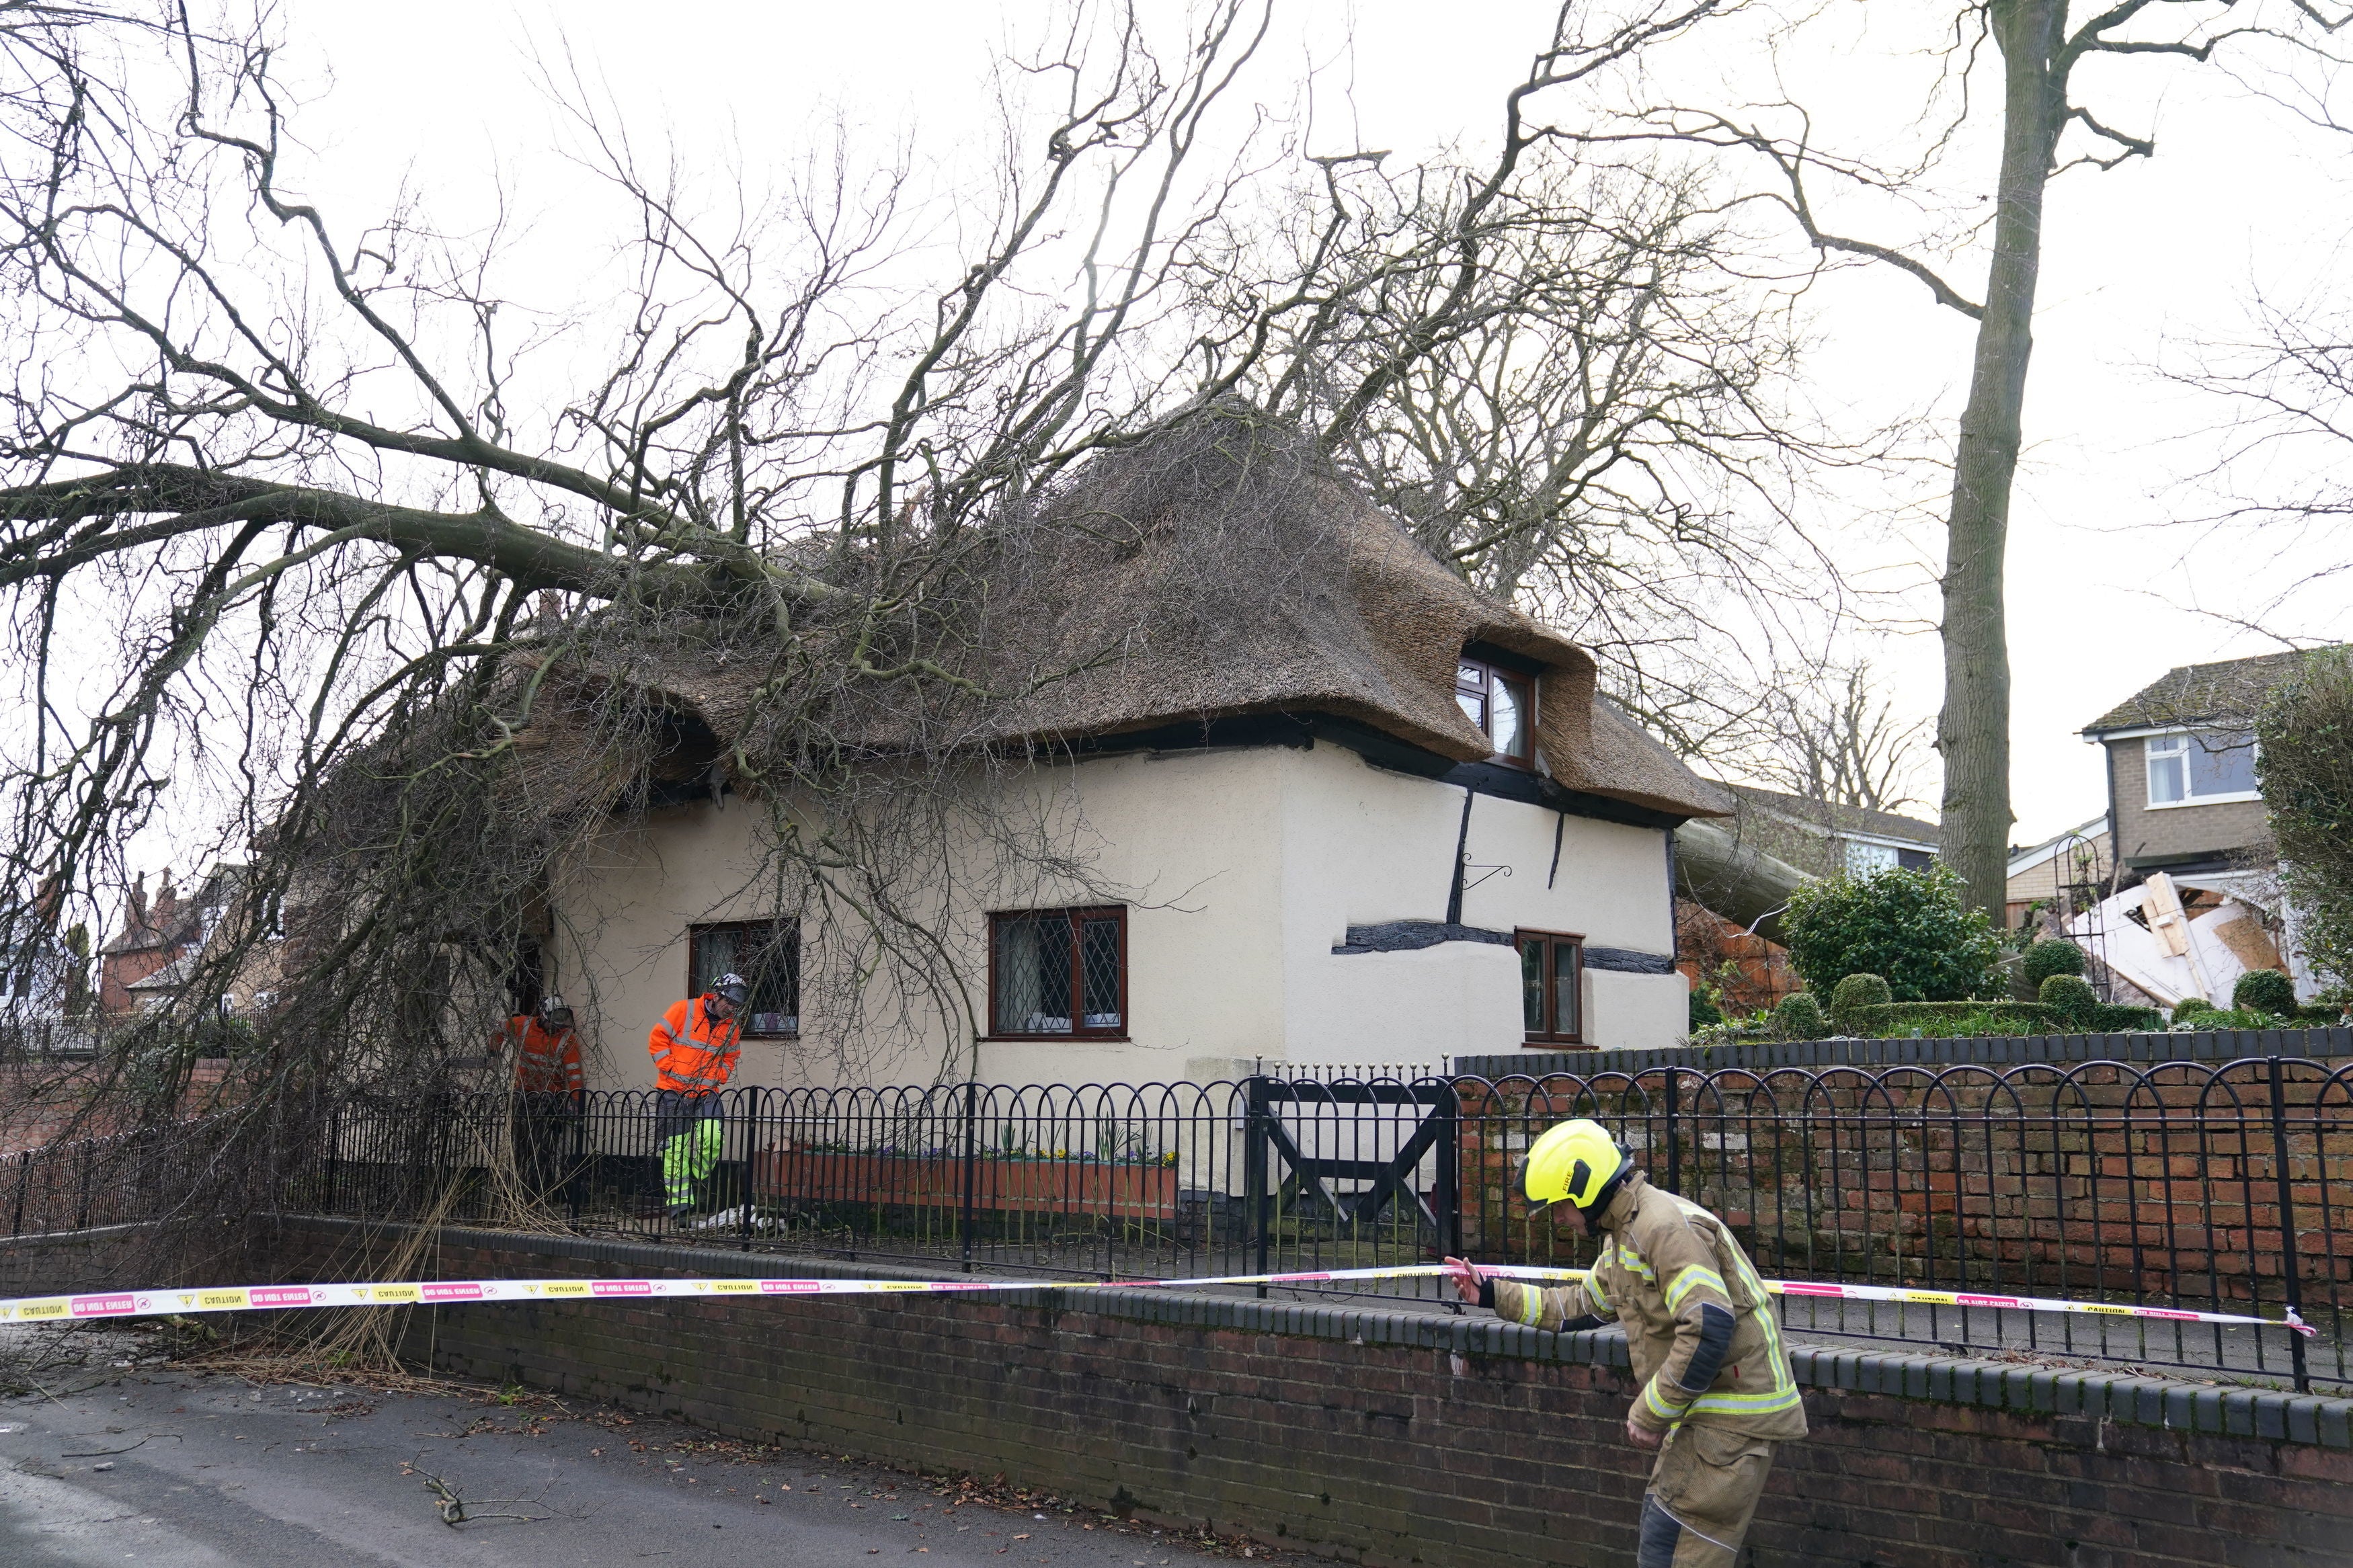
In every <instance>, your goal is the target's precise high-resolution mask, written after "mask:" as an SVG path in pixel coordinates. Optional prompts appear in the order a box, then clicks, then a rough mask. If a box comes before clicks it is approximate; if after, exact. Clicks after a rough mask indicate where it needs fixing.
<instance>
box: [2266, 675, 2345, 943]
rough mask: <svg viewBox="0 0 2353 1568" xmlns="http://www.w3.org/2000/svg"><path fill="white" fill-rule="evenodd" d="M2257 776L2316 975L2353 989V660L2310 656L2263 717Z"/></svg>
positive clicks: (2272, 697) (2301, 938)
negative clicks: (2345, 984)
mask: <svg viewBox="0 0 2353 1568" xmlns="http://www.w3.org/2000/svg"><path fill="white" fill-rule="evenodd" d="M2255 776H2256V778H2257V779H2258V780H2260V781H2261V782H2262V784H2263V805H2265V806H2266V807H2267V808H2268V809H2269V811H2270V813H2271V829H2272V837H2273V839H2274V841H2275V842H2276V843H2277V844H2278V846H2279V859H2280V876H2281V879H2282V880H2283V881H2284V882H2285V883H2286V884H2287V891H2288V894H2289V896H2290V897H2292V898H2293V899H2294V900H2295V903H2296V906H2297V908H2298V909H2299V910H2301V911H2302V912H2303V915H2304V921H2303V930H2302V931H2301V932H2300V933H2299V939H2298V940H2299V942H2300V945H2301V946H2302V947H2303V949H2304V954H2305V957H2306V959H2308V960H2309V961H2310V962H2311V963H2312V965H2313V967H2314V968H2315V969H2317V970H2319V971H2321V972H2322V973H2325V974H2327V975H2329V976H2330V977H2331V978H2333V979H2336V980H2338V981H2344V982H2353V658H2348V656H2347V655H2346V653H2345V651H2344V650H2343V649H2341V648H2323V649H2319V650H2316V651H2315V652H2313V653H2310V654H2307V655H2306V656H2305V658H2304V668H2302V669H2301V670H2299V671H2298V672H2297V673H2296V674H2295V676H2293V677H2291V678H2290V679H2286V680H2283V681H2281V682H2280V683H2279V684H2278V685H2276V686H2274V688H2272V691H2271V695H2270V696H2269V697H2267V698H2265V699H2264V700H2263V710H2262V711H2260V712H2259V713H2257V714H2256V715H2255Z"/></svg>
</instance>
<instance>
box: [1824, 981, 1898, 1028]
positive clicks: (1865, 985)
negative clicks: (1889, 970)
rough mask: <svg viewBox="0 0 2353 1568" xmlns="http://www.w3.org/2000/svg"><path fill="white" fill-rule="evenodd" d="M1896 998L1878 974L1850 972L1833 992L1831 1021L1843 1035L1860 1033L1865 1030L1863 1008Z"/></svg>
mask: <svg viewBox="0 0 2353 1568" xmlns="http://www.w3.org/2000/svg"><path fill="white" fill-rule="evenodd" d="M1894 1000H1895V998H1894V994H1891V993H1890V992H1889V991H1888V989H1887V982H1886V981H1884V980H1882V979H1881V978H1880V977H1879V976H1878V975H1876V974H1850V975H1848V976H1846V978H1844V979H1843V980H1841V981H1840V982H1839V983H1838V988H1837V989H1836V990H1834V991H1832V992H1831V1022H1832V1023H1834V1024H1836V1025H1837V1026H1838V1028H1839V1033H1840V1034H1841V1035H1860V1034H1862V1033H1863V1032H1864V1031H1863V1016H1862V1010H1863V1009H1864V1008H1866V1007H1883V1006H1885V1005H1887V1004H1888V1003H1890V1002H1893V1001H1894Z"/></svg>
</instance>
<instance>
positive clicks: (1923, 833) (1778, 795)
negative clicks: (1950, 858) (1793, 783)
mask: <svg viewBox="0 0 2353 1568" xmlns="http://www.w3.org/2000/svg"><path fill="white" fill-rule="evenodd" d="M1730 788H1731V790H1732V793H1733V794H1735V795H1738V796H1739V797H1740V798H1741V800H1742V801H1743V802H1745V803H1746V804H1747V805H1752V806H1755V807H1756V808H1757V809H1758V810H1760V811H1766V812H1770V813H1771V814H1772V815H1773V816H1778V817H1781V818H1783V819H1784V820H1787V821H1789V822H1792V823H1795V824H1796V825H1797V826H1800V827H1810V828H1812V829H1814V830H1816V831H1817V832H1820V833H1822V834H1824V835H1829V834H1833V833H1836V834H1853V833H1862V834H1868V835H1870V836H1871V837H1873V838H1894V839H1899V840H1901V841H1902V842H1904V843H1906V844H1917V845H1920V846H1921V847H1924V848H1928V849H1934V848H1936V847H1937V846H1938V845H1939V844H1941V843H1942V842H1943V841H1944V831H1943V829H1941V828H1939V827H1938V826H1936V824H1935V823H1933V822H1923V821H1921V820H1920V819H1919V818H1918V817H1916V816H1897V815H1896V814H1895V813H1894V812H1892V811H1872V810H1869V809H1867V808H1865V807H1863V806H1860V805H1835V804H1833V803H1832V802H1830V801H1827V800H1809V799H1807V798H1806V797H1805V796H1804V795H1784V794H1783V793H1782V792H1780V791H1779V790H1776V789H1758V788H1757V787H1756V786H1755V785H1753V784H1733V785H1731V786H1730Z"/></svg>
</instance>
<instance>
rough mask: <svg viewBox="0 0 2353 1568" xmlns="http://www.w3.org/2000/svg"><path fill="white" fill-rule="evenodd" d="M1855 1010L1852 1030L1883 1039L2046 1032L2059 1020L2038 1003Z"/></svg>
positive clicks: (1937, 1004) (1932, 1004)
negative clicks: (1855, 1015)
mask: <svg viewBox="0 0 2353 1568" xmlns="http://www.w3.org/2000/svg"><path fill="white" fill-rule="evenodd" d="M1857 1012H1858V1014H1859V1017H1858V1020H1857V1021H1858V1022H1859V1023H1861V1024H1862V1028H1860V1029H1858V1030H1856V1031H1854V1032H1855V1033H1857V1034H1862V1035H1870V1036H1873V1037H1882V1038H1887V1037H1900V1036H1904V1035H1909V1034H1912V1033H1914V1032H1915V1031H1917V1032H1918V1033H1920V1034H1922V1035H1926V1036H1928V1037H1933V1038H1942V1037H1948V1036H1962V1035H1968V1036H1976V1035H2047V1034H2049V1033H2050V1032H2051V1028H2052V1024H2053V1023H2054V1022H2057V1021H2058V1020H2056V1019H2054V1018H2053V1016H2052V1013H2051V1010H2050V1009H2049V1008H2047V1007H2045V1006H2043V1005H2042V1004H2041V1003H2039V1002H1889V1003H1884V1004H1883V1005H1879V1006H1876V1007H1863V1008H1859V1009H1857Z"/></svg>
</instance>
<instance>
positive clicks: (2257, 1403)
mask: <svg viewBox="0 0 2353 1568" xmlns="http://www.w3.org/2000/svg"><path fill="white" fill-rule="evenodd" d="M280 1223H281V1224H284V1225H287V1226H301V1227H305V1228H310V1229H313V1230H322V1231H326V1232H329V1233H331V1234H334V1233H340V1234H343V1235H347V1236H353V1237H356V1236H361V1235H373V1236H384V1237H393V1236H405V1235H406V1234H407V1233H409V1232H410V1231H412V1230H413V1229H414V1228H416V1227H414V1226H408V1225H406V1224H394V1223H388V1222H375V1221H366V1220H353V1219H343V1218H340V1217H329V1216H325V1215H288V1216H286V1217H285V1218H284V1219H282V1220H281V1221H280ZM440 1239H441V1241H442V1242H444V1243H445V1244H448V1245H452V1246H457V1247H483V1248H496V1249H500V1250H503V1251H508V1252H521V1253H525V1254H531V1255H536V1256H539V1257H545V1258H567V1259H571V1260H574V1261H576V1262H584V1263H602V1264H614V1265H619V1266H621V1267H623V1268H628V1269H634V1270H639V1271H643V1272H647V1273H652V1272H670V1273H683V1272H695V1273H702V1274H708V1275H711V1276H713V1277H722V1276H727V1275H758V1274H763V1273H765V1272H766V1271H767V1270H769V1269H772V1268H776V1267H777V1265H778V1262H779V1259H778V1258H777V1257H776V1255H775V1254H763V1253H745V1252H728V1251H723V1250H720V1249H718V1248H715V1247H670V1246H662V1245H659V1244H653V1243H647V1242H631V1241H608V1240H600V1239H597V1238H595V1237H570V1236H546V1235H534V1234H532V1233H528V1232H522V1231H504V1230H484V1229H479V1228H474V1227H470V1226H443V1227H442V1228H441V1232H440ZM789 1267H790V1268H792V1270H793V1272H794V1274H795V1275H797V1276H798V1277H802V1278H807V1279H935V1278H937V1277H938V1271H936V1270H933V1271H926V1270H923V1269H918V1268H906V1267H903V1266H893V1265H888V1264H882V1263H864V1262H855V1263H848V1262H841V1261H839V1260H836V1259H832V1258H807V1257H794V1258H791V1259H790V1260H789ZM772 1277H773V1276H772ZM890 1299H891V1300H898V1301H904V1300H907V1298H905V1297H903V1296H894V1297H892V1298H890ZM993 1299H994V1300H997V1301H999V1302H1002V1303H1004V1304H1006V1305H1020V1306H1032V1307H1042V1308H1045V1309H1046V1310H1050V1311H1067V1312H1088V1313H1092V1314H1094V1315H1095V1316H1098V1317H1105V1318H1113V1319H1120V1320H1124V1321H1131V1322H1142V1323H1166V1324H1171V1325H1176V1326H1182V1327H1194V1328H1204V1329H1225V1330H1230V1331H1237V1332H1242V1333H1261V1334H1284V1335H1293V1336H1298V1337H1302V1338H1307V1339H1321V1340H1340V1341H1345V1342H1347V1343H1350V1344H1361V1345H1391V1346H1398V1347H1401V1348H1408V1349H1419V1350H1433V1351H1447V1352H1452V1353H1455V1354H1458V1355H1466V1356H1493V1357H1507V1358H1513V1359H1517V1360H1523V1361H1533V1362H1554V1363H1571V1364H1586V1365H1593V1364H1599V1365H1606V1366H1617V1367H1624V1366H1626V1365H1628V1364H1629V1363H1628V1358H1627V1353H1626V1340H1625V1336H1624V1335H1623V1334H1622V1333H1620V1332H1618V1331H1611V1330H1597V1331H1592V1332H1589V1333H1581V1334H1556V1333H1551V1332H1548V1331H1544V1330H1541V1329H1532V1328H1528V1327H1526V1326H1525V1325H1524V1324H1520V1323H1505V1322H1499V1321H1495V1320H1494V1319H1493V1318H1476V1319H1474V1318H1470V1317H1454V1316H1451V1315H1449V1316H1441V1315H1440V1314H1437V1313H1431V1312H1403V1311H1397V1310H1367V1309H1361V1308H1351V1307H1335V1306H1317V1305H1311V1304H1308V1303H1305V1302H1297V1301H1261V1300H1256V1299H1254V1298H1248V1297H1235V1296H1216V1295H1211V1294H1209V1293H1208V1292H1207V1291H1189V1290H1187V1291H1178V1290H1157V1289H1155V1290H1140V1289H1115V1288H1114V1289H1091V1290H1086V1291H1077V1290H1069V1289H1056V1288H1054V1287H1052V1286H1040V1287H1039V1288H1038V1289H1035V1290H1018V1291H1003V1292H997V1293H994V1294H993ZM1789 1363H1790V1367H1791V1370H1792V1371H1794V1372H1795V1373H1796V1374H1797V1379H1798V1381H1799V1383H1800V1384H1805V1385H1807V1386H1809V1387H1813V1388H1824V1389H1841V1390H1847V1391H1851V1392H1853V1393H1859V1394H1881V1395H1885V1396H1890V1397H1895V1398H1903V1399H1922V1400H1929V1401H1932V1402H1935V1403H1937V1404H1943V1405H1978V1406H1983V1407H1987V1408H1991V1409H1996V1410H2009V1411H2014V1412H2017V1413H2020V1414H2022V1415H2051V1416H2059V1417H2072V1418H2076V1419H2088V1420H2094V1421H2096V1420H2108V1421H2115V1422H2119V1423H2122V1424H2125V1425H2127V1426H2155V1427H2161V1428H2166V1429H2168V1430H2186V1431H2190V1432H2205V1433H2217V1434H2221V1435H2223V1436H2236V1437H2259V1438H2268V1439H2272V1440H2274V1441H2279V1442H2287V1443H2306V1444H2312V1445H2315V1446H2317V1447H2329V1448H2353V1398H2328V1397H2324V1396H2322V1395H2319V1394H2289V1393H2282V1392H2275V1391H2273V1390H2269V1389H2256V1388H2232V1387H2216V1386H2213V1385H2211V1384H2202V1383H2189V1382H2184V1381H2181V1380H2179V1379H2175V1378H2165V1377H2151V1376H2147V1375H2145V1374H2138V1373H2109V1372H2085V1371H2075V1370H2068V1369H2053V1368H2047V1367H2035V1366H2027V1365H2021V1364H2017V1363H2008V1362H1992V1361H1971V1360H1964V1359H1959V1358H1953V1357H1946V1356H1924V1355H1904V1354H1899V1353H1895V1352H1887V1351H1877V1350H1849V1349H1842V1348H1832V1347H1830V1346H1815V1345H1792V1346H1791V1347H1790V1349H1789Z"/></svg>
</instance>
